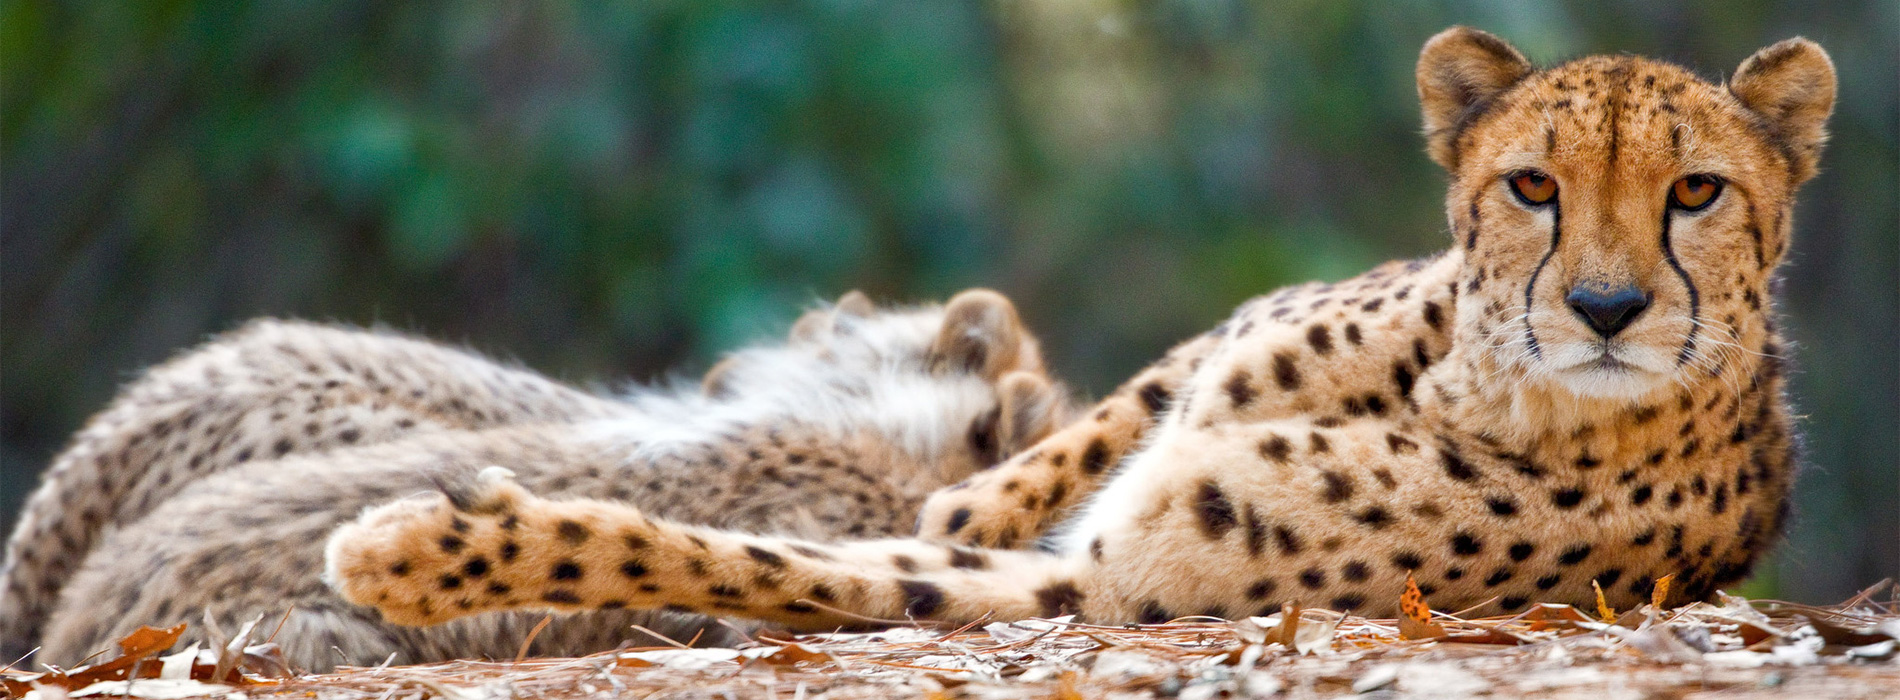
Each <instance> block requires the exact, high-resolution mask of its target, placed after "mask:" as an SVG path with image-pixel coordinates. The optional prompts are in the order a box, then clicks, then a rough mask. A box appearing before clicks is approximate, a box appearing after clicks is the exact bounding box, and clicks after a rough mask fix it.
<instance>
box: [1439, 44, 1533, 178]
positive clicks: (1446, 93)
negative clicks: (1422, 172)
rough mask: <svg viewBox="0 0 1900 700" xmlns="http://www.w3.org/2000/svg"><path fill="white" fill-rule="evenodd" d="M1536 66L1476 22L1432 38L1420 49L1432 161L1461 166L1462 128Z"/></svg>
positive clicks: (1447, 167)
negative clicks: (1473, 24)
mask: <svg viewBox="0 0 1900 700" xmlns="http://www.w3.org/2000/svg"><path fill="white" fill-rule="evenodd" d="M1531 71H1532V68H1531V62H1530V61H1527V60H1524V54H1521V53H1518V52H1517V49H1514V48H1511V45H1510V44H1507V43H1505V42H1504V40H1503V39H1499V38H1497V37H1495V36H1492V35H1490V34H1487V33H1485V32H1481V31H1478V30H1476V29H1472V28H1470V27H1452V28H1450V29H1447V30H1445V31H1442V32H1439V33H1438V35H1437V36H1434V37H1432V38H1431V39H1430V40H1428V41H1426V42H1425V48H1424V49H1423V50H1421V51H1420V52H1419V54H1418V102H1419V106H1420V108H1421V109H1422V110H1423V111H1424V113H1425V144H1426V152H1427V153H1429V154H1430V155H1431V157H1432V160H1433V161H1434V162H1437V163H1438V164H1439V165H1440V166H1443V167H1444V168H1445V169H1446V170H1455V169H1457V167H1458V144H1457V139H1458V132H1459V131H1460V130H1462V129H1464V128H1465V126H1466V125H1467V124H1469V123H1470V121H1471V120H1472V119H1473V118H1475V117H1477V116H1478V115H1479V114H1482V113H1483V112H1484V110H1485V108H1486V107H1488V106H1490V104H1491V100H1492V99H1493V98H1496V97H1497V96H1498V95H1499V94H1502V93H1503V92H1504V91H1505V90H1506V89H1509V88H1510V87H1511V86H1512V85H1516V84H1517V82H1518V81H1520V80H1523V79H1524V76H1527V75H1530V74H1531Z"/></svg>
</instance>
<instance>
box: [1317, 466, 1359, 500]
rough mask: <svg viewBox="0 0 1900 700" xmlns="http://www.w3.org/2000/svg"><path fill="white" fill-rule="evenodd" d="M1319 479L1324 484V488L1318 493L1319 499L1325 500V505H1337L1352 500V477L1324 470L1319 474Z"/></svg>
mask: <svg viewBox="0 0 1900 700" xmlns="http://www.w3.org/2000/svg"><path fill="white" fill-rule="evenodd" d="M1319 478H1320V480H1321V481H1324V482H1325V483H1326V488H1325V489H1324V490H1323V491H1321V492H1320V498H1322V499H1325V501H1326V502H1327V503H1339V502H1341V501H1344V500H1346V499H1349V498H1352V494H1353V491H1354V488H1353V483H1352V477H1350V476H1347V475H1345V474H1341V473H1339V472H1336V471H1331V470H1325V471H1321V472H1320V473H1319Z"/></svg>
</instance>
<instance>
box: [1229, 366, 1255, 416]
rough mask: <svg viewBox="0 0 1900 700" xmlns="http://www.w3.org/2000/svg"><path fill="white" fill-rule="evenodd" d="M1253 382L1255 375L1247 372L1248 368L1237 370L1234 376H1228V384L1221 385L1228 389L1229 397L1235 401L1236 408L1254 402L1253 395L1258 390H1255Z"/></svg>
mask: <svg viewBox="0 0 1900 700" xmlns="http://www.w3.org/2000/svg"><path fill="white" fill-rule="evenodd" d="M1252 382H1253V375H1250V374H1247V371H1246V370H1237V371H1235V372H1234V374H1233V376H1231V377H1228V378H1227V383H1226V384H1223V385H1221V388H1223V389H1225V390H1226V391H1227V398H1228V399H1230V400H1232V401H1233V402H1234V408H1236V409H1239V408H1245V407H1246V406H1247V404H1250V403H1253V397H1254V396H1255V395H1256V394H1257V392H1255V391H1254V388H1253V384H1252Z"/></svg>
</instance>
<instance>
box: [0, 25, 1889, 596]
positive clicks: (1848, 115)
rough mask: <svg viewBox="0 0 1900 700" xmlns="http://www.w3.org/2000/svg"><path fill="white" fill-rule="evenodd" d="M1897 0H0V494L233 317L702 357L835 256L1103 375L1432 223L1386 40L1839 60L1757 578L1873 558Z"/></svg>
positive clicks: (538, 347) (507, 347)
mask: <svg viewBox="0 0 1900 700" xmlns="http://www.w3.org/2000/svg"><path fill="white" fill-rule="evenodd" d="M1897 7H1900V6H1897V5H1896V4H1895V3H1892V2H1882V1H1880V0H1871V1H1868V2H1833V3H1825V4H1820V3H1812V4H1811V3H1797V2H1774V1H1770V0H1746V1H1735V2H1707V1H1702V0H1696V1H1689V2H1653V1H1648V0H1612V1H1608V2H1605V1H1601V0H1598V1H1590V2H1585V1H1576V2H1564V3H1514V2H1503V1H1501V0H1500V1H1493V0H1442V1H1439V2H1413V3H1387V2H1370V1H1364V0H1352V1H1348V0H1325V1H1323V2H1315V1H1311V0H1292V1H1288V2H1275V3H1247V2H1235V1H1230V0H1168V1H1153V2H1119V1H1115V2H1111V1H1107V0H1075V1H1072V2H1053V1H1030V0H996V1H994V2H989V3H974V2H950V1H943V0H903V1H902V2H882V3H878V2H865V1H862V0H808V1H798V2H741V1H713V0H645V1H642V2H617V3H574V4H555V3H455V4H438V3H392V2H373V1H370V0H333V1H331V2H315V3H312V2H292V1H261V2H251V3H226V2H208V1H206V2H195V1H189V0H172V1H167V2H140V3H65V2H52V1H37V2H36V1H29V0H7V1H6V2H5V3H4V5H0V12H3V14H0V96H3V98H4V103H3V104H0V182H3V183H4V187H0V235H3V238H0V243H3V244H4V253H3V254H0V321H4V334H3V335H0V367H4V372H5V374H4V382H3V383H0V431H4V441H3V446H0V521H4V520H10V518H11V513H12V512H13V510H12V509H13V508H15V507H16V505H17V502H18V501H19V500H20V499H21V498H23V497H24V494H25V492H26V491H27V490H28V489H29V488H30V486H31V484H32V483H33V480H34V474H35V473H36V471H37V470H38V469H39V468H41V467H43V466H44V464H45V463H46V461H47V459H48V458H49V457H50V455H51V454H52V453H53V452H54V451H56V450H57V449H58V448H59V447H60V445H61V442H62V440H64V439H65V436H66V435H69V434H70V433H71V432H72V431H73V430H74V429H75V428H76V427H77V426H78V425H79V424H80V423H81V421H82V420H83V419H84V418H85V417H86V416H87V415H88V414H90V413H91V412H93V411H96V410H98V409H99V408H100V407H101V406H102V405H103V404H104V403H105V401H106V400H107V399H108V398H109V397H110V396H111V394H112V392H113V390H114V388H115V387H116V386H117V385H118V384H119V383H120V382H122V381H124V380H125V379H127V378H128V377H130V376H132V374H133V373H134V372H136V371H137V370H138V369H139V368H140V367H142V366H145V365H148V364H150V363H153V362H156V361H159V360H161V359H163V358H165V357H166V356H167V355H169V354H170V353H173V352H176V351H177V350H179V349H181V348H184V347H187V346H190V345H192V344H194V343H196V342H198V341H199V340H201V339H202V338H203V337H205V335H206V334H207V333H211V332H215V331H218V330H221V329H226V328H230V327H232V326H233V324H235V323H238V322H239V321H241V320H242V319H244V318H247V317H251V316H256V315H261V314H270V315H284V316H301V317H310V318H320V319H339V320H345V321H350V322H355V323H386V324H390V325H393V326H398V327H402V328H410V329H414V330H418V331H421V332H424V333H427V334H429V335H431V336H434V337H438V338H443V339H448V340H451V341H463V342H467V343H470V344H471V345H473V346H474V347H477V348H479V349H483V350H486V351H489V352H493V353H497V354H501V355H504V356H514V357H519V358H520V359H521V360H523V361H525V362H526V363H528V364H530V365H532V366H534V367H537V368H540V369H543V370H546V371H549V372H552V373H554V374H556V375H559V376H562V377H566V378H569V379H574V380H599V379H602V378H607V379H610V380H620V379H626V378H646V377H652V376H654V375H656V374H658V373H661V372H663V371H666V370H667V369H669V368H681V369H683V370H687V371H690V370H691V369H693V368H696V367H703V366H705V365H706V364H707V363H708V362H709V361H710V360H711V359H713V358H714V357H716V355H717V354H718V353H719V352H721V351H722V350H725V349H729V348H732V347H734V346H736V345H738V344H741V343H744V342H747V341H749V340H753V339H756V338H758V337H760V336H764V335H770V334H775V333H776V332H777V331H779V330H782V329H783V328H784V326H785V325H786V324H787V323H789V321H790V319H791V318H793V316H794V315H795V312H796V310H797V309H798V308H799V307H800V306H801V305H804V304H807V303H809V302H811V301H812V300H814V299H817V298H820V297H833V296H835V295H837V294H839V293H841V292H843V291H844V290H846V289H849V288H853V287H856V288H862V289H865V290H867V291H868V292H870V293H872V294H873V295H874V296H876V297H880V298H897V299H932V298H941V297H944V296H946V295H948V294H950V293H952V292H954V291H956V290H958V289H961V288H964V287H970V286H978V285H982V286H991V287H995V288H998V289H1000V290H1002V291H1004V292H1006V293H1008V294H1009V295H1010V296H1011V297H1013V298H1014V299H1016V300H1017V301H1018V303H1019V304H1020V305H1021V306H1022V307H1023V310H1024V312H1025V315H1026V316H1027V317H1028V320H1029V321H1030V323H1031V325H1032V326H1033V327H1034V328H1036V329H1037V330H1038V331H1039V332H1041V333H1042V334H1043V336H1044V338H1045V339H1046V341H1047V346H1048V348H1049V350H1050V353H1051V356H1052V360H1053V363H1054V366H1055V368H1056V370H1057V371H1058V372H1060V373H1061V374H1063V375H1064V376H1066V377H1068V378H1069V379H1071V380H1072V381H1073V382H1074V383H1075V384H1076V385H1078V386H1079V387H1081V388H1084V389H1086V390H1090V391H1093V392H1097V393H1099V392H1102V391H1105V390H1107V389H1108V388H1110V387H1112V386H1113V385H1114V384H1115V383H1116V382H1117V381H1118V380H1120V379H1121V378H1123V377H1125V376H1127V375H1129V374H1130V373H1132V372H1133V371H1134V370H1135V369H1136V368H1137V367H1139V366H1140V365H1141V364H1142V363H1143V362H1145V361H1146V360H1149V359H1151V358H1154V357H1156V356H1158V355H1159V353H1160V352H1161V351H1162V350H1163V349H1164V348H1166V347H1167V346H1168V345H1170V344H1171V343H1172V342H1173V341H1175V340H1177V339H1180V338H1183V337H1186V336H1188V335H1190V334H1192V333H1195V332H1197V331H1199V330H1202V329H1204V328H1206V327H1209V326H1211V325H1212V324H1213V323H1214V321H1215V320H1216V319H1218V318H1220V317H1221V316H1223V315H1225V314H1226V313H1227V311H1228V310H1229V309H1230V308H1231V307H1233V306H1234V305H1235V304H1236V303H1238V302H1239V301H1241V300H1243V299H1245V298H1247V297H1249V296H1252V295H1254V294H1258V293H1261V292H1264V291H1266V290H1269V289H1271V288H1273V287H1275V286H1278V285H1281V284H1285V283H1289V282H1294V281H1299V280H1304V279H1308V278H1326V279H1337V278H1340V277H1344V276H1347V275H1350V274H1353V273H1354V272H1355V271H1357V270H1360V269H1362V268H1365V267H1367V266H1369V265H1371V264H1373V263H1375V262H1377V261H1379V260H1382V259H1386V258H1392V257H1403V256H1413V255H1419V254H1423V253H1426V252H1429V251H1431V250H1433V249H1435V248H1437V247H1439V246H1441V245H1442V244H1443V243H1444V242H1445V240H1446V236H1445V234H1444V224H1443V213H1442V207H1441V197H1442V187H1443V177H1442V175H1441V174H1440V173H1439V172H1438V171H1437V170H1436V169H1435V168H1434V167H1433V166H1432V165H1431V164H1430V163H1429V161H1427V160H1426V159H1425V157H1424V156H1423V155H1422V152H1421V145H1420V142H1419V138H1418V137H1417V133H1416V132H1417V116H1416V114H1415V110H1416V98H1415V96H1414V91H1413V90H1414V89H1413V84H1412V63H1413V60H1414V58H1415V56H1416V52H1417V50H1418V47H1419V46H1420V45H1421V43H1422V42H1423V41H1424V39H1425V38H1426V37H1427V36H1429V35H1431V34H1432V33H1433V32H1436V31H1438V30H1439V29H1442V28H1444V27H1446V26H1449V25H1451V24H1454V23H1465V24H1472V25H1475V26H1479V27H1482V28H1486V29H1489V30H1491V31H1494V32H1497V33H1499V34H1502V35H1503V36H1505V37H1506V38H1508V39H1510V40H1512V41H1513V42H1515V43H1516V44H1517V45H1518V46H1519V47H1520V48H1522V49H1523V50H1524V51H1525V52H1526V53H1527V54H1529V55H1530V56H1531V57H1532V58H1533V59H1534V60H1539V61H1544V62H1552V61H1557V60H1561V59H1563V58H1565V57H1569V56H1574V55H1579V54H1582V53H1589V52H1635V53H1643V54H1649V55H1654V56H1660V57H1666V58H1671V59H1675V60H1678V61H1681V62H1684V63H1685V64H1687V65H1690V66H1692V67H1695V68H1698V69H1700V70H1701V71H1702V72H1703V73H1704V75H1707V76H1710V77H1712V78H1719V77H1721V76H1722V75H1723V74H1725V73H1726V72H1727V71H1729V70H1731V69H1732V67H1733V66H1734V65H1736V64H1737V63H1739V62H1740V60H1741V59H1742V58H1743V57H1745V56H1747V55H1748V54H1749V53H1750V52H1752V51H1753V50H1755V49H1756V48H1758V47H1760V46H1763V45H1766V44H1768V43H1770V42H1772V41H1775V40H1778V39H1781V38H1784V37H1787V36H1790V35H1794V34H1805V35H1807V36H1809V37H1812V38H1814V39H1817V40H1819V41H1820V42H1821V43H1822V44H1823V45H1825V46H1826V47H1827V48H1828V49H1829V50H1830V51H1831V52H1833V55H1834V58H1835V60H1836V61H1837V62H1838V65H1839V69H1840V71H1841V74H1842V84H1841V85H1842V100H1841V103H1840V109H1839V112H1838V113H1837V115H1836V117H1835V118H1834V121H1833V127H1834V133H1835V134H1836V137H1835V140H1834V145H1833V146H1832V147H1831V148H1830V152H1829V154H1828V156H1827V158H1826V162H1825V167H1826V168H1827V172H1826V174H1824V175H1823V176H1822V177H1821V178H1820V179H1818V180H1817V181H1815V182H1814V183H1813V184H1811V185H1810V186H1809V187H1808V189H1807V190H1806V191H1805V193H1804V201H1803V204H1802V209H1801V212H1800V214H1801V223H1800V225H1799V227H1798V228H1799V231H1800V233H1799V242H1798V244H1797V246H1796V251H1795V254H1794V258H1793V262H1792V264H1791V265H1790V266H1789V267H1788V269H1787V275H1786V277H1787V279H1786V285H1785V291H1784V295H1783V302H1784V303H1783V308H1784V310H1785V311H1786V312H1787V313H1788V315H1789V316H1790V321H1791V323H1790V325H1791V327H1792V333H1793V334H1794V336H1795V338H1796V339H1797V340H1798V341H1799V347H1800V350H1799V360H1800V366H1801V367H1802V368H1804V371H1803V373H1801V374H1800V375H1799V376H1798V379H1797V383H1796V387H1797V392H1798V394H1799V399H1800V404H1799V405H1800V406H1801V408H1802V409H1803V412H1804V413H1805V414H1806V415H1807V416H1808V419H1807V429H1808V434H1809V436H1810V437H1809V442H1808V446H1809V450H1808V455H1809V461H1810V462H1811V463H1812V465H1813V466H1812V468H1811V469H1810V470H1809V471H1808V472H1807V474H1806V475H1805V476H1804V478H1803V479H1802V483H1801V490H1800V503H1799V506H1800V507H1799V509H1798V511H1797V512H1798V515H1797V518H1798V519H1797V520H1796V523H1795V526H1794V529H1793V532H1792V534H1791V537H1790V539H1789V542H1788V544H1787V545H1786V546H1785V547H1784V549H1783V550H1782V552H1781V554H1780V555H1779V557H1778V559H1777V563H1776V564H1775V565H1774V566H1771V567H1768V568H1767V570H1766V571H1765V572H1764V574H1763V577H1762V578H1761V579H1760V580H1759V582H1758V583H1757V584H1756V585H1757V590H1758V591H1762V592H1779V593H1780V594H1782V595H1786V596H1790V597H1795V598H1801V599H1807V600H1815V601H1828V600H1835V599H1839V598H1841V597H1843V596H1845V595H1846V594H1847V593H1848V592H1849V591H1851V590H1853V589H1855V588H1857V587H1859V586H1861V585H1865V584H1868V583H1871V582H1872V581H1874V580H1876V579H1878V578H1880V577H1881V576H1884V575H1891V574H1894V573H1896V572H1897V571H1900V523H1897V522H1896V521H1897V520H1900V508H1896V507H1895V505H1894V504H1895V503H1896V502H1900V501H1897V500H1896V499H1897V498H1900V483H1897V482H1896V474H1900V461H1897V460H1900V457H1897V456H1896V455H1900V435H1897V434H1896V426H1897V425H1900V412H1897V410H1896V404H1897V401H1896V398H1895V397H1896V396H1900V376H1897V375H1900V371H1897V370H1900V341H1897V340H1896V333H1897V332H1900V331H1896V329H1897V328H1900V314H1897V313H1896V301H1897V300H1896V284H1895V282H1896V275H1897V274H1900V273H1897V272H1896V270H1897V269H1900V267H1897V264H1896V197H1895V195H1894V192H1895V191H1896V190H1895V187H1896V184H1900V183H1896V169H1897V166H1896V163H1897V162H1900V155H1897V153H1900V151H1897V150H1896V140H1897V138H1900V136H1897V134H1896V131H1897V129H1896V115H1900V106H1896V92H1900V90H1897V89H1896V76H1900V67H1897V66H1896V61H1897V59H1896V56H1897V55H1900V51H1896V46H1895V37H1896V36H1900V9H1897Z"/></svg>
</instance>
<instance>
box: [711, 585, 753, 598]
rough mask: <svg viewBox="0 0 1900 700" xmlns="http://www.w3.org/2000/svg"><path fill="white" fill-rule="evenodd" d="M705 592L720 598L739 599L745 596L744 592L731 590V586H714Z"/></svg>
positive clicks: (735, 589)
mask: <svg viewBox="0 0 1900 700" xmlns="http://www.w3.org/2000/svg"><path fill="white" fill-rule="evenodd" d="M706 592H707V593H711V594H713V595H715V596H718V597H720V598H739V597H743V596H744V595H745V591H742V590H739V589H737V588H733V587H732V586H728V585H725V584H714V585H713V586H711V587H709V588H707V589H706Z"/></svg>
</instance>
